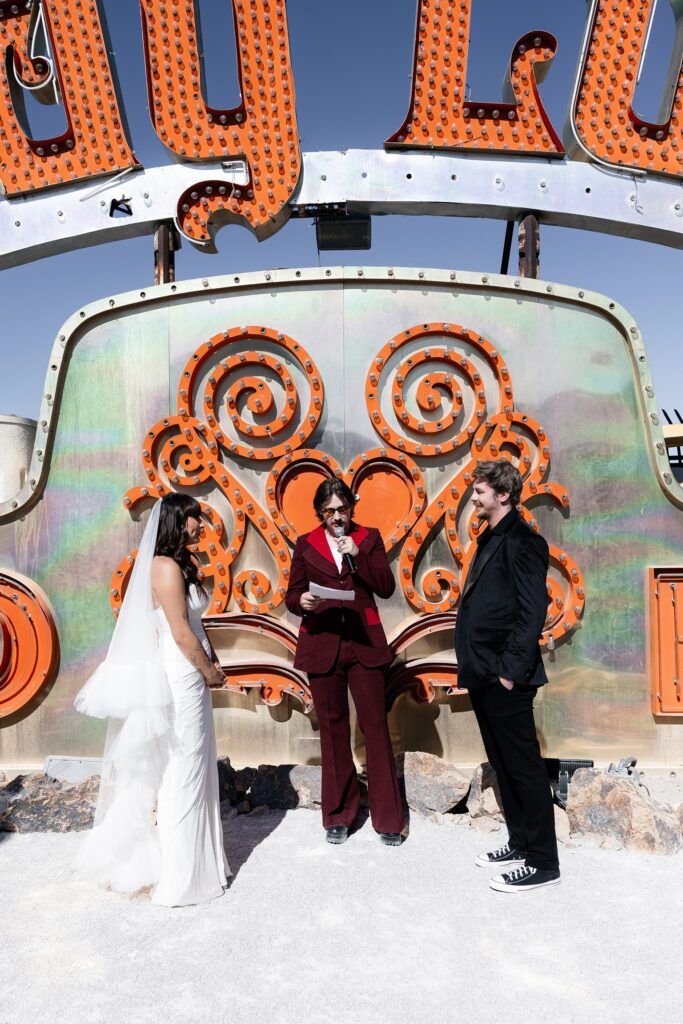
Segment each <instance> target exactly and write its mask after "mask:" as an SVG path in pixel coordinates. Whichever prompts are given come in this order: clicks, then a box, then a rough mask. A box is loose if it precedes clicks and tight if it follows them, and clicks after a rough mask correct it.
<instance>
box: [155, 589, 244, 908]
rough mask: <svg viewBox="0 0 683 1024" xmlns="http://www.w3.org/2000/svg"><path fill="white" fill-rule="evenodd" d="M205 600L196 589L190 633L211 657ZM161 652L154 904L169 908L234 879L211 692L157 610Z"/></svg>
mask: <svg viewBox="0 0 683 1024" xmlns="http://www.w3.org/2000/svg"><path fill="white" fill-rule="evenodd" d="M207 604H208V598H207V597H206V596H205V595H203V594H202V593H201V591H199V590H197V588H196V587H195V586H194V584H192V585H191V587H190V592H189V594H188V597H187V612H188V619H189V622H190V626H191V628H192V632H193V633H194V635H195V636H196V637H197V639H198V640H199V642H200V643H201V644H202V646H203V648H204V650H205V651H206V653H207V654H208V655H209V656H210V655H211V648H210V647H209V641H208V639H207V637H206V633H205V632H204V626H203V624H202V612H204V611H205V609H206V606H207ZM155 616H156V620H157V630H158V632H159V655H160V658H161V663H162V666H163V669H164V672H165V674H166V679H167V680H168V685H169V687H170V690H171V696H172V698H173V711H172V722H173V727H172V734H171V742H170V752H169V760H168V764H167V766H166V770H165V772H164V775H163V778H162V780H161V786H160V788H159V796H158V801H157V828H158V832H159V844H160V848H161V874H160V878H159V883H158V885H157V886H156V888H155V889H154V892H153V893H152V902H153V903H159V904H161V905H163V906H167V907H179V906H185V905H187V904H192V903H206V902H207V901H208V900H211V899H213V898H214V897H215V896H220V895H221V894H222V892H223V889H224V887H225V886H226V885H227V875H229V874H230V869H229V867H228V862H227V860H226V858H225V853H224V851H223V828H222V825H221V812H220V800H219V791H218V771H217V768H216V734H215V732H214V727H213V711H212V708H211V691H210V690H209V688H208V686H207V685H206V683H205V681H204V677H203V676H202V674H201V672H198V671H197V669H196V668H194V666H193V665H192V664H191V663H190V662H189V661H188V660H187V658H186V657H185V655H184V654H183V653H182V651H181V650H180V648H179V647H178V645H177V644H176V642H175V640H174V639H173V635H172V633H171V628H170V626H169V624H168V620H167V618H166V616H165V614H164V611H163V609H162V608H157V609H156V611H155Z"/></svg>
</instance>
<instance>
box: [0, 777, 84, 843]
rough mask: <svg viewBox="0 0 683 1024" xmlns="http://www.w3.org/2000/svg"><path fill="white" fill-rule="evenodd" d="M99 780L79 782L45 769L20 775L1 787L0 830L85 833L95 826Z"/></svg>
mask: <svg viewBox="0 0 683 1024" xmlns="http://www.w3.org/2000/svg"><path fill="white" fill-rule="evenodd" d="M99 788H100V780H99V778H98V777H97V776H92V777H91V778H88V779H85V780H84V781H83V782H79V783H77V784H73V783H69V782H60V781H58V780H56V779H51V778H49V777H48V776H47V775H44V774H43V773H42V772H31V773H30V774H29V775H18V776H17V777H16V778H15V779H13V780H12V782H9V783H8V784H7V785H6V786H5V787H4V788H3V789H0V832H82V831H84V830H85V829H88V828H92V823H93V818H94V815H95V805H96V803H97V794H98V791H99Z"/></svg>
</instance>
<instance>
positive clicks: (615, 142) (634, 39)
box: [574, 0, 683, 178]
mask: <svg viewBox="0 0 683 1024" xmlns="http://www.w3.org/2000/svg"><path fill="white" fill-rule="evenodd" d="M653 6H654V2H653V0H637V2H636V0H620V2H619V3H613V2H611V0H594V3H593V10H592V12H591V15H590V18H591V23H590V38H589V43H588V49H587V52H586V56H585V58H584V62H583V67H582V69H581V73H580V78H579V85H578V90H577V97H576V108H575V111H574V124H575V126H576V132H577V138H578V141H579V143H580V144H581V146H582V147H583V149H584V150H585V151H586V153H588V155H589V156H591V155H592V156H595V157H597V158H598V159H599V160H603V161H605V162H606V163H609V164H614V165H615V166H617V167H619V166H620V165H623V166H624V167H629V168H631V167H636V168H639V169H641V170H644V171H654V172H655V173H657V174H672V175H674V176H675V177H677V178H680V177H683V122H682V121H681V104H682V103H683V66H682V63H681V57H680V54H679V56H678V58H677V60H675V65H672V67H671V68H670V69H669V78H668V83H667V87H666V90H665V95H670V96H671V102H670V103H667V104H666V110H667V113H668V116H667V119H666V120H665V121H662V122H661V123H660V124H653V123H652V122H650V121H643V119H642V118H640V117H638V115H637V114H636V113H635V112H634V110H633V106H632V104H633V97H634V93H635V89H636V79H637V77H638V68H639V67H640V62H641V60H642V57H643V49H644V45H645V39H646V36H647V28H648V24H649V21H650V18H651V17H652V8H653ZM676 9H677V11H678V12H679V13H678V19H677V22H678V28H679V30H680V25H681V14H680V10H681V8H680V4H679V3H677V4H676Z"/></svg>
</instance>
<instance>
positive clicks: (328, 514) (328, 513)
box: [320, 505, 351, 519]
mask: <svg viewBox="0 0 683 1024" xmlns="http://www.w3.org/2000/svg"><path fill="white" fill-rule="evenodd" d="M350 511H351V509H350V508H349V506H348V505H340V506H339V508H324V509H321V512H320V514H321V516H323V517H324V518H325V519H331V518H332V516H333V515H335V513H337V512H338V513H339V514H340V515H341V516H347V515H348V514H349V512H350Z"/></svg>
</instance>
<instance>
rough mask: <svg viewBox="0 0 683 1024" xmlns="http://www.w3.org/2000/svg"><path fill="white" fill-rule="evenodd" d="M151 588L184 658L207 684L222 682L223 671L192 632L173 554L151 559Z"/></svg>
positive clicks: (183, 588)
mask: <svg viewBox="0 0 683 1024" xmlns="http://www.w3.org/2000/svg"><path fill="white" fill-rule="evenodd" d="M152 591H153V593H154V596H155V598H156V600H157V601H158V602H159V604H160V605H161V607H162V608H163V610H164V615H165V616H166V618H167V620H168V624H169V626H170V628H171V634H172V636H173V639H174V640H175V642H176V643H177V645H178V647H179V648H180V650H181V651H182V652H183V654H184V655H185V657H186V658H187V660H188V661H189V662H190V664H191V665H194V667H195V668H196V669H197V671H198V672H201V674H202V675H203V676H204V679H205V680H206V683H207V686H223V685H224V684H225V678H224V676H223V673H222V672H221V671H220V669H219V668H217V667H216V665H214V664H213V662H212V661H211V658H209V656H208V655H207V653H206V651H205V650H204V648H203V647H202V645H201V643H200V642H199V640H198V639H197V637H196V636H195V635H194V633H193V632H192V628H191V626H190V622H189V620H188V617H187V603H186V600H185V582H184V580H183V574H182V571H181V569H180V566H179V565H178V564H177V562H174V561H173V559H172V558H167V557H166V556H165V555H157V557H156V558H155V559H154V561H153V562H152Z"/></svg>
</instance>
